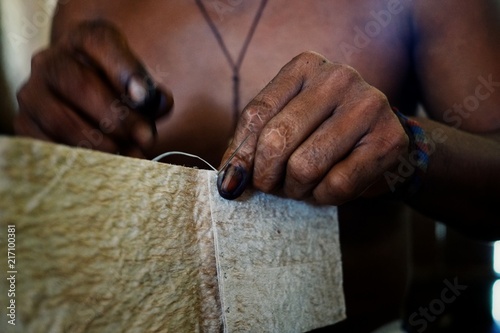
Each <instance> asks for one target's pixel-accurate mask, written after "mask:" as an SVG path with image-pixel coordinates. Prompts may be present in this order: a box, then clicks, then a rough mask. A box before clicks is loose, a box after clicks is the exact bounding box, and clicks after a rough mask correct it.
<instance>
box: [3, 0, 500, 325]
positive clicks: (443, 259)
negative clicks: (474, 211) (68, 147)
mask: <svg viewBox="0 0 500 333" xmlns="http://www.w3.org/2000/svg"><path fill="white" fill-rule="evenodd" d="M0 1H1V6H0V21H1V25H0V29H1V31H0V34H1V43H0V62H1V66H0V94H1V95H0V96H1V98H0V134H12V117H13V114H14V113H15V110H16V109H17V105H16V99H15V94H16V91H17V89H18V88H19V86H20V85H21V84H22V82H23V81H25V80H26V78H27V77H28V75H29V71H30V59H31V55H32V54H33V53H34V52H35V51H36V50H38V49H40V48H42V47H43V46H45V45H47V44H48V40H49V31H50V25H51V16H52V13H53V10H54V8H55V4H56V0H0ZM0 158H1V157H0ZM409 228H410V231H411V232H410V234H411V237H410V238H411V240H410V242H409V244H408V247H409V256H410V263H409V264H410V265H409V266H410V267H411V268H410V269H411V272H410V274H411V276H412V279H411V281H410V283H409V285H408V297H407V304H406V306H405V309H403V310H402V311H403V313H402V318H403V320H404V321H405V322H406V324H405V326H406V328H407V329H408V330H409V331H410V332H424V331H425V332H474V333H481V332H485V333H489V332H500V330H499V329H498V327H497V322H500V283H498V282H497V279H499V278H500V246H497V247H495V246H494V244H493V243H484V242H478V241H474V240H471V239H468V238H466V237H465V236H464V235H461V234H459V233H457V232H455V231H453V230H450V229H449V228H447V227H445V226H444V225H442V224H440V223H436V222H434V221H430V220H428V219H426V218H424V217H423V216H420V215H419V214H417V213H413V214H412V217H411V219H410V221H409ZM498 244H499V245H500V243H498ZM495 248H497V251H496V253H497V255H495ZM374 273H376V272H374ZM360 279H363V280H364V281H367V282H368V283H369V279H370V277H368V276H367V277H360ZM455 279H457V281H458V283H459V284H460V285H465V286H467V289H466V290H464V291H463V292H461V294H460V296H458V297H457V298H456V299H455V300H454V301H453V302H452V303H451V304H445V306H444V307H443V308H442V307H441V304H444V303H443V302H442V301H441V303H440V298H441V297H442V296H441V295H442V291H443V289H444V288H446V285H445V284H444V282H443V281H444V280H448V281H450V282H451V283H453V281H454V280H455ZM498 281H500V280H498ZM421 308H427V309H429V314H430V316H431V317H429V318H433V319H432V320H426V325H425V329H424V326H423V323H422V322H421V321H418V323H417V320H419V319H421V318H422V315H420V312H419V311H420V309H421ZM414 313H417V314H418V315H417V316H413V319H414V320H413V322H411V321H410V320H409V319H410V318H412V315H414ZM434 314H435V315H434Z"/></svg>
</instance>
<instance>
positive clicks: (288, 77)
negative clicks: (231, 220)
mask: <svg viewBox="0 0 500 333" xmlns="http://www.w3.org/2000/svg"><path fill="white" fill-rule="evenodd" d="M247 136H249V137H248V140H246V142H245V143H244V144H243V146H242V147H241V149H240V150H239V151H238V153H237V154H236V155H235V156H234V158H233V159H232V160H231V163H230V165H229V166H228V167H227V168H226V169H225V170H224V171H223V172H222V173H221V174H220V175H219V182H218V186H219V192H220V193H221V195H222V196H223V197H225V198H228V199H234V198H236V197H238V196H239V195H240V194H241V193H242V192H243V190H244V189H245V187H246V183H247V181H249V180H250V179H251V180H252V183H253V186H254V187H255V188H256V189H258V190H261V191H263V192H272V191H276V190H280V191H283V193H284V195H285V196H287V197H290V198H294V199H304V198H307V197H310V196H311V195H312V196H313V197H314V198H315V200H316V201H317V202H318V203H321V204H333V205H340V204H342V203H345V202H347V201H350V200H353V199H355V198H358V197H360V196H374V195H380V194H383V193H385V192H388V190H389V188H388V186H387V184H385V180H384V173H385V172H386V171H393V170H394V169H396V168H397V165H398V162H399V160H398V157H400V156H408V147H409V139H408V136H407V135H406V133H405V131H404V129H403V127H402V125H401V123H400V122H399V120H398V118H397V116H396V115H395V114H394V112H393V111H392V109H391V107H390V105H389V103H388V101H387V98H386V96H385V95H384V94H383V93H382V92H380V91H379V90H377V89H376V88H374V87H373V86H371V85H369V84H368V83H366V82H365V81H364V80H363V79H362V78H361V76H360V75H359V73H358V72H356V71H355V70H354V69H353V68H351V67H349V66H346V65H341V64H337V63H331V62H329V61H328V60H327V59H325V58H324V57H323V56H321V55H319V54H316V53H313V52H305V53H303V54H300V55H299V56H297V57H295V58H294V59H293V60H292V61H291V62H289V63H288V64H287V65H285V66H284V67H283V68H282V69H281V71H280V72H279V73H278V75H277V76H276V77H275V78H274V79H273V80H272V81H271V82H270V83H269V84H268V85H267V86H266V87H265V88H264V89H263V90H262V91H261V92H260V93H259V94H258V95H257V96H256V97H255V98H254V99H253V100H252V101H251V102H250V103H249V104H248V105H247V106H246V107H245V109H244V110H243V113H242V116H241V118H240V119H239V122H238V125H237V128H236V132H235V135H234V139H233V142H232V143H231V145H230V146H229V148H228V149H227V151H226V153H225V155H224V157H223V160H222V162H223V163H224V162H225V161H226V160H227V159H228V158H229V156H230V155H231V154H232V153H233V152H234V151H235V149H236V147H238V146H239V145H240V143H241V142H242V141H243V140H245V138H247Z"/></svg>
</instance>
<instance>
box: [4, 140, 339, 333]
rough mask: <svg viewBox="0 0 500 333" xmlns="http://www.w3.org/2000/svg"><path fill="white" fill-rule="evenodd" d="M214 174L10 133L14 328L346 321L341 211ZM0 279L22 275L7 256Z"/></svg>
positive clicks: (215, 328) (257, 328) (278, 327)
mask: <svg viewBox="0 0 500 333" xmlns="http://www.w3.org/2000/svg"><path fill="white" fill-rule="evenodd" d="M216 178H217V174H216V173H215V172H214V171H207V170H198V169H191V168H186V167H182V166H174V165H168V164H163V163H156V162H151V161H147V160H140V159H133V158H128V157H123V156H115V155H110V154H104V153H100V152H95V151H91V150H86V149H80V148H70V147H66V146H63V145H56V144H51V143H45V142H41V141H36V140H31V139H22V138H7V137H4V138H0V198H1V199H0V227H1V230H0V244H2V246H1V247H2V253H5V252H6V251H7V226H8V225H15V228H16V243H15V255H16V270H17V275H16V293H15V302H16V303H15V304H16V325H15V326H13V325H10V324H8V323H7V320H8V317H6V313H5V311H6V310H5V309H6V306H8V304H7V289H8V287H9V286H8V281H7V280H6V278H5V277H2V279H1V284H0V285H1V286H2V291H1V295H0V302H1V303H0V308H1V309H2V310H1V314H2V316H1V318H0V322H1V323H0V331H1V332H44V333H45V332H72V333H74V332H138V333H144V332H175V333H177V332H221V331H223V332H305V331H308V330H312V329H314V328H318V327H323V326H326V325H330V324H333V323H335V322H337V321H339V320H342V319H343V318H345V305H344V296H343V290H342V268H341V266H342V265H341V253H340V247H339V237H338V220H337V208H336V207H331V206H330V207H320V206H315V205H313V204H310V203H306V202H299V201H294V200H290V199H284V198H279V197H277V196H273V195H269V194H263V193H260V192H257V191H253V190H247V191H246V192H245V193H244V194H243V196H242V197H241V198H239V199H237V200H234V201H227V200H225V199H222V198H221V197H220V196H219V195H218V192H217V188H216ZM3 262H4V263H3V264H2V265H1V267H2V269H1V270H0V272H1V273H0V274H1V275H2V276H5V275H6V274H7V273H6V271H8V268H7V259H6V258H5V260H3Z"/></svg>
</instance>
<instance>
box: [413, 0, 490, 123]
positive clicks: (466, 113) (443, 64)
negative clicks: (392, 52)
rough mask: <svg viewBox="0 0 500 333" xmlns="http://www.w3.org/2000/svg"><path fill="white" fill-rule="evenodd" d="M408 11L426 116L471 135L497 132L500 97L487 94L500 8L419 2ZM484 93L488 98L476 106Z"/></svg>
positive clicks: (486, 2) (481, 1)
mask: <svg viewBox="0 0 500 333" xmlns="http://www.w3.org/2000/svg"><path fill="white" fill-rule="evenodd" d="M412 10H413V12H412V19H413V22H414V29H415V31H414V35H415V47H414V52H415V54H414V58H415V59H416V60H415V62H416V70H417V72H418V76H419V81H420V85H421V91H422V99H423V103H424V104H425V106H426V109H427V110H428V112H429V114H430V116H431V117H432V118H434V119H435V120H438V121H441V122H444V123H449V124H450V125H453V126H454V127H457V128H461V129H463V130H467V131H471V132H491V131H495V130H497V129H498V128H500V117H499V116H498V105H500V94H498V93H495V94H494V93H492V91H491V90H493V89H494V90H496V89H497V88H498V83H497V82H498V78H500V64H499V62H498V57H499V55H500V2H498V1H496V0H462V1H456V0H442V1H432V0H419V1H413V9H412ZM485 82H486V85H485ZM484 89H486V90H487V92H488V98H481V99H477V101H478V102H476V97H475V96H476V95H477V92H478V91H483V90H484ZM483 95H485V93H483V94H481V96H483ZM471 96H473V97H474V98H469V97H471ZM472 100H473V101H474V103H473V104H471V105H468V104H467V102H470V101H472ZM467 107H468V108H469V109H470V110H472V111H470V110H468V109H467Z"/></svg>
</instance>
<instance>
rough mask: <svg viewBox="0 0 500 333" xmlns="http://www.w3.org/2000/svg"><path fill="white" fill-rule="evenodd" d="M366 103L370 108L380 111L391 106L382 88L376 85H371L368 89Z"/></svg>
mask: <svg viewBox="0 0 500 333" xmlns="http://www.w3.org/2000/svg"><path fill="white" fill-rule="evenodd" d="M365 103H366V106H367V107H368V108H369V109H370V110H376V111H379V110H385V109H386V108H388V107H389V102H388V100H387V97H386V96H385V95H384V94H383V93H382V92H381V91H380V90H378V89H376V88H374V87H370V88H368V89H367V91H366V96H365Z"/></svg>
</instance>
